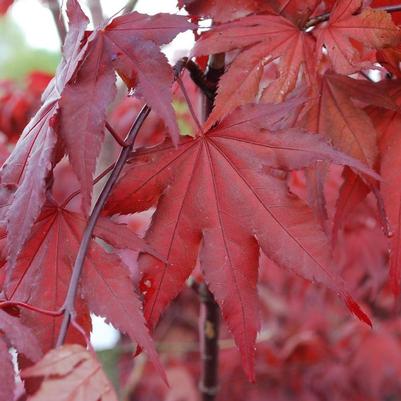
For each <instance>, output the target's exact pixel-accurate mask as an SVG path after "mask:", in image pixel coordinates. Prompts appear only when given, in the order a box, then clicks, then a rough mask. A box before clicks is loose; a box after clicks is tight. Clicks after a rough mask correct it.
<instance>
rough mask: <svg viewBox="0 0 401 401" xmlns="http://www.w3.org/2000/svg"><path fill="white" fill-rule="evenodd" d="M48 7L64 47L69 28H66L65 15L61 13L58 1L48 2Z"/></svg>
mask: <svg viewBox="0 0 401 401" xmlns="http://www.w3.org/2000/svg"><path fill="white" fill-rule="evenodd" d="M47 6H48V7H49V10H50V12H51V13H52V16H53V20H54V23H55V24H56V28H57V32H58V36H59V38H60V42H61V45H63V43H64V40H65V37H66V35H67V28H66V26H65V22H64V18H63V15H62V13H61V9H60V5H59V3H58V1H57V0H47Z"/></svg>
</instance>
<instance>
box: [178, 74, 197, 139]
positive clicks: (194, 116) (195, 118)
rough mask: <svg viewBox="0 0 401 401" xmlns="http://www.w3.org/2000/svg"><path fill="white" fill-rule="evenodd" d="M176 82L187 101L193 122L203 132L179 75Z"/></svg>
mask: <svg viewBox="0 0 401 401" xmlns="http://www.w3.org/2000/svg"><path fill="white" fill-rule="evenodd" d="M177 83H178V86H179V87H180V89H181V92H182V94H183V95H184V98H185V101H186V102H187V105H188V108H189V112H190V113H191V116H192V119H193V120H194V122H195V124H196V125H197V127H198V129H199V131H200V132H203V130H202V125H201V123H200V122H199V119H198V117H197V115H196V113H195V110H194V108H193V106H192V102H191V99H190V98H189V96H188V93H187V90H186V89H185V86H184V84H183V82H182V80H181V78H179V77H178V78H177Z"/></svg>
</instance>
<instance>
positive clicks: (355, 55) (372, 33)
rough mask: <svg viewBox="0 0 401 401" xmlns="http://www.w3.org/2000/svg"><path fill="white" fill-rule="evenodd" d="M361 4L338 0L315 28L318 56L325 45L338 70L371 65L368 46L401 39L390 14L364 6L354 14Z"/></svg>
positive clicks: (359, 0)
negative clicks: (328, 15) (327, 15)
mask: <svg viewBox="0 0 401 401" xmlns="http://www.w3.org/2000/svg"><path fill="white" fill-rule="evenodd" d="M361 7H362V0H339V1H337V2H336V3H335V5H334V7H333V9H332V11H331V13H330V19H329V21H328V22H327V23H326V24H322V25H319V26H318V27H317V28H316V30H315V34H316V37H317V54H318V58H321V57H322V54H323V53H322V51H321V50H322V47H323V46H324V47H325V48H326V50H327V55H328V58H329V60H330V62H331V65H332V67H333V69H334V70H335V71H336V72H338V73H341V74H351V73H353V72H355V71H358V70H361V69H362V68H367V67H371V66H372V64H373V63H374V61H375V60H374V57H373V59H372V57H370V56H369V54H368V51H369V50H372V49H381V48H384V47H394V46H397V45H398V44H399V43H400V42H401V33H400V30H399V28H398V27H397V26H396V25H395V24H394V22H393V21H392V19H391V15H390V14H388V13H387V12H385V11H380V10H374V9H371V8H365V9H363V10H362V12H361V13H360V14H357V15H354V14H355V13H356V12H358V11H359V10H360V9H361ZM351 40H352V41H351ZM355 42H359V46H357V45H356V43H355Z"/></svg>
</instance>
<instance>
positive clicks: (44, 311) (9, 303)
mask: <svg viewBox="0 0 401 401" xmlns="http://www.w3.org/2000/svg"><path fill="white" fill-rule="evenodd" d="M13 306H19V307H21V308H24V309H28V310H31V311H34V312H38V313H41V314H43V315H48V316H61V315H62V314H63V310H62V309H60V310H58V311H51V310H47V309H42V308H39V307H37V306H34V305H30V304H27V303H25V302H19V301H3V302H0V309H4V308H8V307H13Z"/></svg>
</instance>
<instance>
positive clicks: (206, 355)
mask: <svg viewBox="0 0 401 401" xmlns="http://www.w3.org/2000/svg"><path fill="white" fill-rule="evenodd" d="M199 298H200V301H201V320H202V324H201V326H200V334H201V359H202V361H201V362H202V373H201V375H202V376H201V380H200V382H199V390H200V392H201V394H202V401H213V400H214V399H215V397H216V395H217V392H218V368H219V363H218V362H219V323H220V312H219V307H218V305H217V304H216V302H215V300H214V298H213V295H212V293H211V292H210V291H209V289H208V288H207V285H206V284H201V285H200V287H199Z"/></svg>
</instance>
